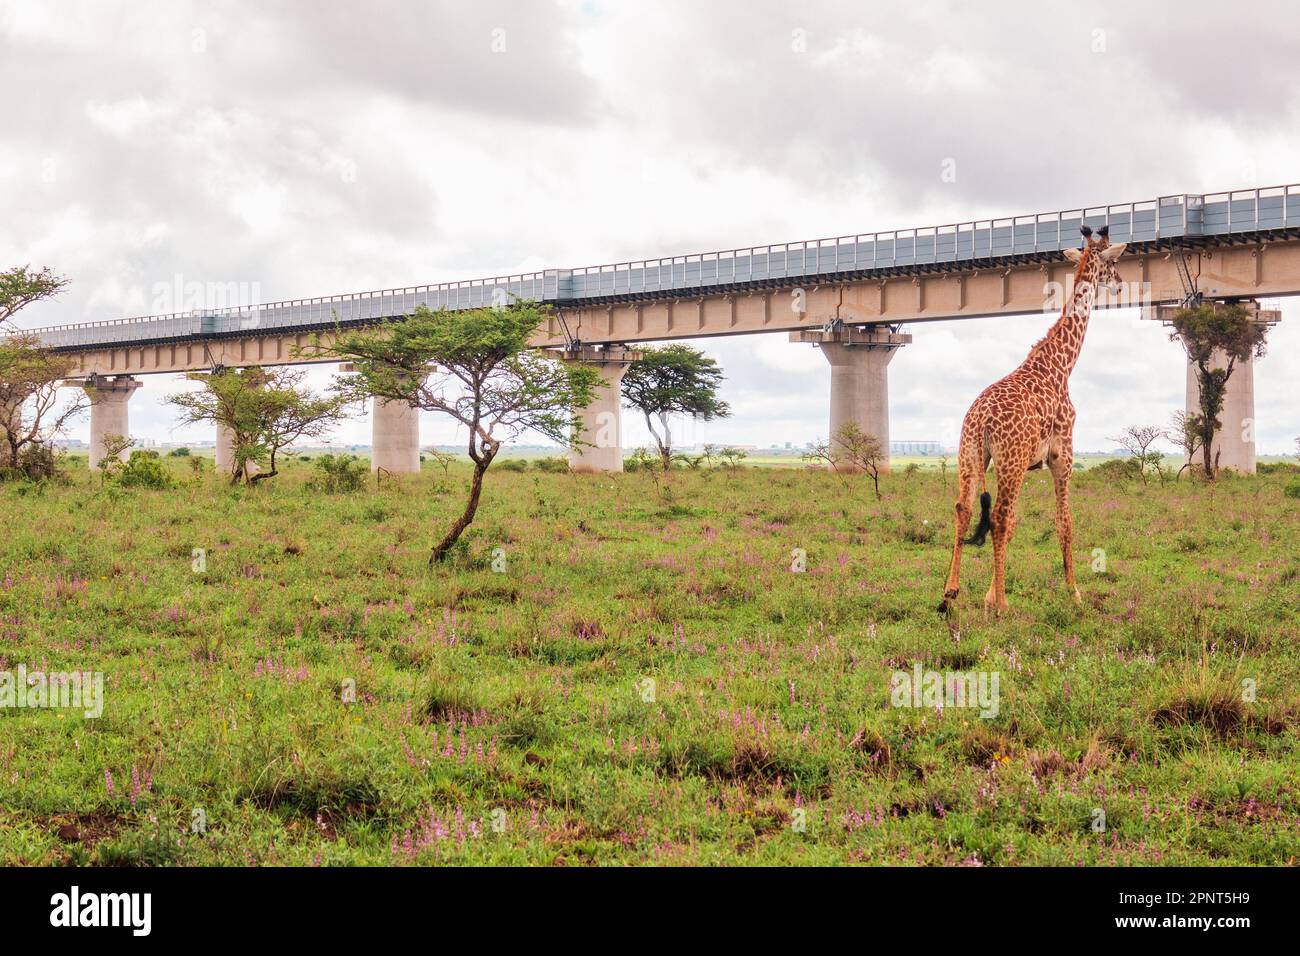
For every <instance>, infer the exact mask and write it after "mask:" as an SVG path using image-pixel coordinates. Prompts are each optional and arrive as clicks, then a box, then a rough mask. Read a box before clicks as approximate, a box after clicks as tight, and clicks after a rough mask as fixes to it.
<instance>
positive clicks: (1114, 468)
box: [1088, 458, 1139, 482]
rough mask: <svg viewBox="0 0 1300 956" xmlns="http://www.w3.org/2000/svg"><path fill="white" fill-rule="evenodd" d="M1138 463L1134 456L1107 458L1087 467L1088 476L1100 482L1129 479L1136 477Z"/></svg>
mask: <svg viewBox="0 0 1300 956" xmlns="http://www.w3.org/2000/svg"><path fill="white" fill-rule="evenodd" d="M1138 471H1139V463H1138V461H1137V460H1136V459H1134V458H1108V459H1106V460H1105V461H1103V462H1102V463H1101V464H1099V465H1094V466H1093V467H1092V468H1090V469H1088V477H1089V478H1090V479H1095V480H1097V481H1100V482H1109V481H1118V482H1125V481H1131V480H1132V479H1134V478H1137V477H1138Z"/></svg>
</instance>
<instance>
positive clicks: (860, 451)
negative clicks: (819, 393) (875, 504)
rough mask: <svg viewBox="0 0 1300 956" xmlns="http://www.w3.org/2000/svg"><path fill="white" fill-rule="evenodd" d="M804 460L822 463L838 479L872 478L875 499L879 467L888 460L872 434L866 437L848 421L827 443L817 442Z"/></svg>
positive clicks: (878, 489)
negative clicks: (863, 475) (865, 476)
mask: <svg viewBox="0 0 1300 956" xmlns="http://www.w3.org/2000/svg"><path fill="white" fill-rule="evenodd" d="M803 459H804V461H823V462H825V463H826V464H827V465H828V466H830V469H831V470H832V471H833V472H835V473H836V474H837V475H839V476H840V477H841V478H843V479H844V480H845V482H847V481H848V478H847V477H845V476H846V475H847V474H852V473H854V472H857V473H859V474H861V473H865V474H866V475H868V476H869V477H870V478H871V487H872V490H873V491H874V492H875V493H876V500H877V501H879V500H880V468H881V466H882V465H884V464H885V463H886V462H887V461H888V460H889V455H888V453H887V452H886V451H885V446H884V443H883V442H881V440H880V439H879V438H877V437H876V436H875V435H868V434H867V433H866V432H864V431H863V430H862V426H861V425H859V424H858V423H857V422H855V421H852V420H850V421H847V422H845V423H844V424H843V425H841V426H840V427H839V428H837V429H835V434H833V435H832V436H831V437H830V440H829V441H817V442H815V443H814V444H813V446H812V448H810V449H809V450H808V451H807V452H805V453H804V455H803Z"/></svg>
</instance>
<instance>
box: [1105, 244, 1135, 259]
mask: <svg viewBox="0 0 1300 956" xmlns="http://www.w3.org/2000/svg"><path fill="white" fill-rule="evenodd" d="M1126 248H1128V243H1127V242H1121V243H1119V244H1118V245H1114V246H1107V247H1106V248H1105V249H1104V250H1103V251H1102V253H1101V257H1102V258H1103V259H1105V260H1106V261H1107V262H1114V261H1115V260H1116V259H1118V258H1119V257H1120V256H1122V255H1123V254H1124V250H1125V249H1126Z"/></svg>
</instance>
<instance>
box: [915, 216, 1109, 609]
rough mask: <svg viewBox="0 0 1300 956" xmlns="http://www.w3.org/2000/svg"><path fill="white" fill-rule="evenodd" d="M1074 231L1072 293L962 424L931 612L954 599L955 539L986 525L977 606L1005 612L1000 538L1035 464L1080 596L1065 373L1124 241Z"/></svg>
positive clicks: (1105, 233)
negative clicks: (948, 546) (948, 534)
mask: <svg viewBox="0 0 1300 956" xmlns="http://www.w3.org/2000/svg"><path fill="white" fill-rule="evenodd" d="M1080 232H1082V233H1083V238H1084V242H1083V247H1082V248H1080V249H1066V250H1065V257H1066V258H1067V259H1069V260H1070V261H1071V262H1074V263H1076V264H1077V268H1076V269H1075V271H1074V290H1073V293H1072V294H1071V295H1070V296H1069V298H1068V299H1067V300H1066V302H1065V305H1064V307H1063V308H1062V309H1061V317H1060V318H1059V319H1058V320H1057V321H1056V323H1055V324H1054V325H1053V326H1052V328H1051V329H1050V330H1048V333H1047V335H1046V336H1044V337H1043V338H1042V339H1041V340H1039V342H1038V343H1037V344H1036V345H1035V346H1034V347H1033V348H1032V349H1030V350H1029V355H1028V357H1026V359H1025V360H1024V361H1023V362H1021V363H1020V367H1019V368H1017V369H1016V370H1015V371H1014V372H1012V373H1011V374H1010V375H1008V376H1006V378H1003V379H1000V380H998V381H996V382H994V383H993V384H992V385H990V386H989V387H988V388H986V389H985V390H984V391H983V392H981V393H980V395H979V397H978V398H977V399H975V401H974V403H973V404H972V405H971V407H970V411H968V412H967V413H966V419H965V421H964V422H963V423H962V429H961V445H960V448H959V451H958V453H957V508H956V511H957V530H956V536H955V540H954V542H953V550H952V564H951V565H950V567H949V569H948V581H947V584H946V585H945V587H944V592H943V602H942V603H941V604H940V605H939V611H940V613H943V612H946V611H948V610H949V608H951V607H952V606H953V603H954V602H955V601H956V598H957V595H958V593H959V590H960V588H959V587H958V577H959V572H960V570H961V547H962V544H963V543H965V544H975V545H982V544H983V543H984V539H985V536H986V535H987V534H988V533H989V532H990V531H992V533H993V580H992V582H991V583H990V584H989V590H988V594H986V595H985V597H984V606H985V608H987V609H988V610H990V611H993V612H994V613H1001V612H1003V611H1005V610H1006V609H1007V596H1006V562H1007V545H1008V543H1009V542H1010V541H1011V535H1012V533H1013V532H1014V531H1015V527H1016V499H1017V498H1018V497H1019V495H1020V486H1021V484H1022V483H1023V482H1024V480H1025V473H1026V472H1028V471H1030V470H1032V469H1035V468H1042V467H1043V466H1044V465H1046V466H1047V468H1048V470H1050V471H1051V473H1052V484H1053V486H1054V488H1055V491H1056V536H1057V538H1058V539H1059V540H1060V543H1061V557H1062V559H1063V561H1064V563H1065V582H1066V584H1067V585H1069V587H1070V589H1071V590H1072V591H1073V592H1074V594H1073V597H1074V602H1075V603H1076V604H1078V603H1081V598H1080V596H1079V587H1078V585H1077V584H1076V583H1075V580H1074V557H1073V555H1072V554H1071V551H1070V547H1071V540H1072V538H1073V536H1074V525H1073V522H1072V520H1071V518H1070V472H1071V470H1072V469H1073V466H1074V405H1073V404H1071V402H1070V372H1071V370H1073V368H1074V363H1075V362H1076V361H1078V358H1079V351H1080V350H1081V349H1082V348H1083V336H1084V333H1085V332H1086V331H1087V329H1088V315H1089V313H1090V312H1091V311H1092V304H1093V300H1094V299H1095V297H1096V292H1097V287H1098V286H1099V285H1105V286H1106V287H1107V288H1108V289H1110V290H1111V291H1115V290H1116V289H1118V287H1119V281H1120V280H1119V272H1118V270H1117V269H1116V266H1115V263H1116V261H1117V260H1118V259H1119V257H1120V256H1121V255H1122V254H1123V252H1124V249H1125V247H1126V246H1127V245H1128V243H1123V242H1121V243H1119V244H1117V245H1111V243H1110V238H1109V228H1108V227H1105V226H1103V227H1102V228H1101V229H1099V230H1097V237H1096V238H1093V235H1092V230H1091V229H1090V228H1089V227H1088V226H1082V227H1080ZM990 460H992V461H993V464H994V465H995V466H996V468H997V474H998V499H997V503H996V504H993V502H992V498H991V496H990V495H989V493H988V491H987V490H986V486H985V477H986V473H987V471H988V467H989V461H990ZM977 479H978V481H979V489H980V520H979V524H978V525H977V526H976V529H975V533H974V534H973V535H972V536H971V537H970V538H968V539H966V538H965V535H966V530H967V528H968V527H969V526H970V519H971V512H972V503H973V499H974V493H975V482H976V480H977ZM963 539H965V540H963Z"/></svg>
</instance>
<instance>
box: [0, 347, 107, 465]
mask: <svg viewBox="0 0 1300 956" xmlns="http://www.w3.org/2000/svg"><path fill="white" fill-rule="evenodd" d="M72 367H73V362H72V360H71V359H69V358H67V357H65V356H63V355H60V354H58V353H56V352H51V351H50V350H48V349H43V348H40V346H39V343H38V342H37V340H36V339H35V337H33V336H30V335H10V336H3V337H0V469H3V470H4V471H5V472H7V473H10V474H14V473H17V474H21V475H24V476H25V477H28V478H41V477H48V476H49V475H50V474H52V473H53V471H54V453H53V451H52V450H51V443H52V442H53V441H54V439H55V438H57V437H58V436H59V435H61V434H63V432H64V431H66V429H67V426H68V424H69V423H70V422H71V421H72V420H73V419H74V418H75V417H76V416H78V415H80V414H81V413H82V412H83V411H85V410H86V407H87V406H88V405H89V399H88V397H87V396H86V393H85V392H84V391H81V390H80V389H78V390H77V391H76V393H75V397H74V398H72V399H70V400H68V401H66V402H64V403H62V404H60V402H59V385H60V383H61V382H62V380H63V378H64V377H65V376H66V375H67V374H68V373H69V372H70V371H72Z"/></svg>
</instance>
